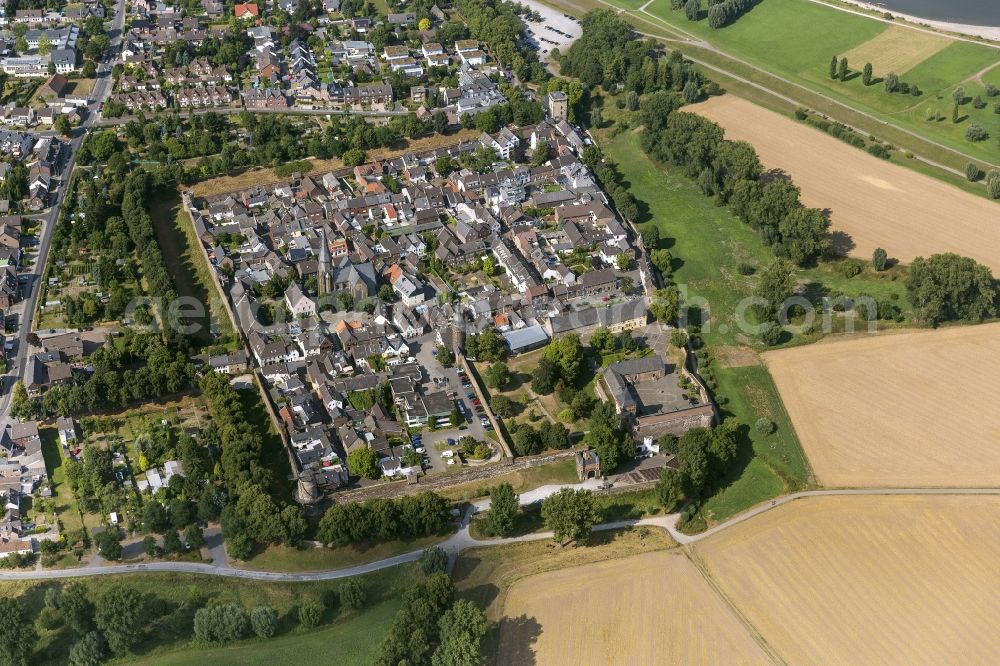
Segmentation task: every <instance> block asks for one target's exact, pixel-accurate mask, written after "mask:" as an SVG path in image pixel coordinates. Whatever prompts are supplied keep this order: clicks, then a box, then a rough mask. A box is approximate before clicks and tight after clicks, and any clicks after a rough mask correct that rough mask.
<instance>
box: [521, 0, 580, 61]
mask: <svg viewBox="0 0 1000 666" xmlns="http://www.w3.org/2000/svg"><path fill="white" fill-rule="evenodd" d="M524 4H525V5H527V6H528V7H530V8H531V9H532V11H536V12H538V13H539V14H541V16H542V20H541V21H531V20H528V19H527V18H525V19H524V23H525V25H526V26H527V29H528V30H527V35H526V36H527V38H528V40H529V41H530V42H531V44H532V46H534V47H535V48H536V49H538V52H539V53H541V54H543V55H548V54H549V52H550V51H552V49H554V48H558V49H559V50H560V51H562V52H564V53H565V51H566V49H567V48H569V45H570V44H572V43H573V42H574V41H575V40H576V38H577V37H579V36H580V34H581V33H582V30H581V28H580V24H579V23H578V22H577V21H576V19H573V18H569V17H567V16H566V15H564V14H562V13H561V12H558V11H556V10H555V9H552V8H551V7H547V6H546V5H543V4H541V3H540V2H534V1H533V0H526V2H525V3H524ZM542 60H543V61H544V60H545V58H542Z"/></svg>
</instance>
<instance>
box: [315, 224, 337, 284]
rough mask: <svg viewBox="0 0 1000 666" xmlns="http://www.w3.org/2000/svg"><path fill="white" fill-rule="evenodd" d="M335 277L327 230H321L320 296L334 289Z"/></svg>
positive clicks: (318, 275)
mask: <svg viewBox="0 0 1000 666" xmlns="http://www.w3.org/2000/svg"><path fill="white" fill-rule="evenodd" d="M332 283H333V278H332V276H331V266H330V247H329V246H328V245H327V244H326V232H324V231H323V230H322V229H320V230H319V266H318V269H317V275H316V291H317V293H318V295H319V296H326V295H327V294H329V293H330V292H332V291H333V285H332Z"/></svg>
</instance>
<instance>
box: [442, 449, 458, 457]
mask: <svg viewBox="0 0 1000 666" xmlns="http://www.w3.org/2000/svg"><path fill="white" fill-rule="evenodd" d="M441 457H442V458H454V457H455V452H454V451H451V450H446V451H442V452H441Z"/></svg>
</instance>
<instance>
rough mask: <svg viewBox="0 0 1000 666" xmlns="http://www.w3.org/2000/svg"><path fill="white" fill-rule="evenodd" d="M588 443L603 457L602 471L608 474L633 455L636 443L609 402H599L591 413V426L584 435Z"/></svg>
mask: <svg viewBox="0 0 1000 666" xmlns="http://www.w3.org/2000/svg"><path fill="white" fill-rule="evenodd" d="M584 441H585V442H586V443H587V445H588V446H589V447H590V448H592V449H594V450H595V451H597V455H598V456H600V458H601V472H602V473H604V474H608V473H610V472H613V471H615V469H617V468H618V465H620V464H621V463H623V462H625V461H626V460H628V459H629V457H631V455H632V452H633V448H634V446H635V445H634V443H633V442H632V437H631V435H630V434H629V433H628V432H627V431H626V430H625V429H624V428H622V424H621V417H619V415H618V414H617V413H616V412H615V408H614V405H612V404H611V403H609V402H598V403H597V404H596V405H595V406H594V408H593V410H592V411H591V414H590V428H589V430H588V431H587V434H586V435H584Z"/></svg>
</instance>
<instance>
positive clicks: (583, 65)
mask: <svg viewBox="0 0 1000 666" xmlns="http://www.w3.org/2000/svg"><path fill="white" fill-rule="evenodd" d="M580 25H581V27H582V28H583V32H582V35H581V36H580V37H579V38H578V39H577V40H576V41H575V42H573V45H572V46H571V47H570V48H569V50H568V51H567V52H566V54H565V56H564V57H563V58H562V59H561V61H560V64H561V68H562V69H561V71H562V73H563V74H565V75H567V76H573V77H576V78H578V79H580V81H581V82H582V83H583V85H584V86H586V87H589V88H593V87H596V86H603V87H604V88H605V89H607V90H614V89H615V88H616V87H617V86H618V85H619V84H620V85H621V86H622V87H623V88H624V90H625V91H626V92H629V91H631V92H635V93H637V94H639V95H642V94H647V93H651V92H653V91H655V90H674V91H677V92H680V91H682V90H683V89H684V85H685V84H686V83H687V82H689V81H693V82H694V83H695V84H696V85H698V84H699V83H700V80H699V78H698V74H697V72H695V71H694V68H693V67H691V66H690V64H688V63H685V62H684V61H683V59H682V58H680V57H679V56H674V55H673V54H671V56H669V57H660V52H659V50H658V47H657V46H656V43H655V42H653V41H652V40H644V39H640V38H639V35H638V34H637V33H636V32H635V29H634V28H633V27H632V26H631V25H630V24H629V23H627V22H626V21H624V20H623V19H621V18H619V17H618V15H617V14H616V13H615V12H614V11H611V10H609V9H597V10H593V11H590V12H587V13H586V14H585V15H584V17H583V18H582V19H581V21H580ZM580 97H581V98H582V97H583V95H581V96H580ZM569 101H570V102H571V103H575V102H574V99H573V96H572V95H571V96H570V100H569Z"/></svg>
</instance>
